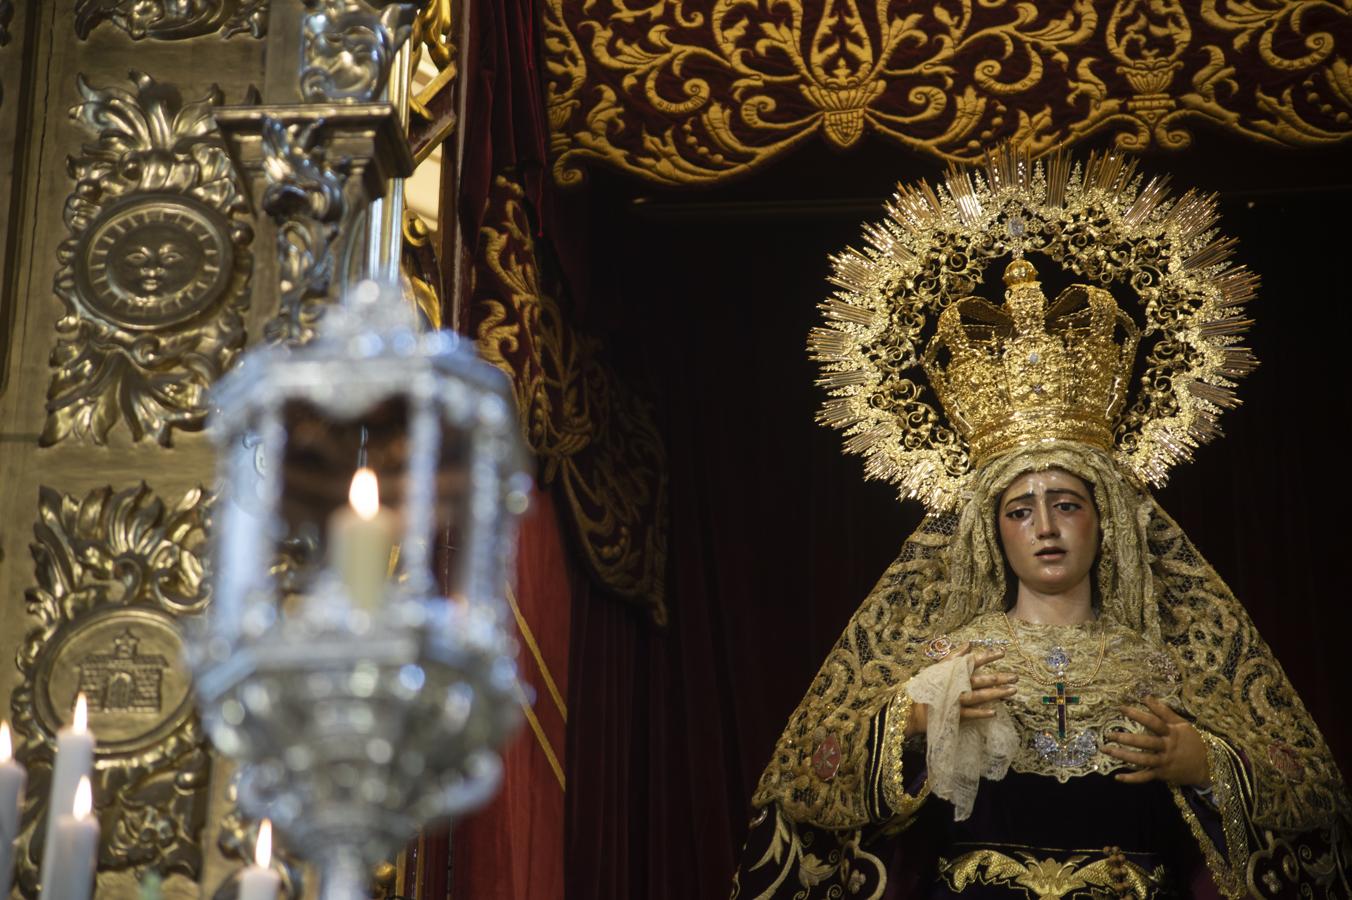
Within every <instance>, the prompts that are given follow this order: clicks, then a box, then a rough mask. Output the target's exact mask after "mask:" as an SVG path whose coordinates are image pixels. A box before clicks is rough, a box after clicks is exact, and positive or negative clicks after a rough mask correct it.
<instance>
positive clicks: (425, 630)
mask: <svg viewBox="0 0 1352 900" xmlns="http://www.w3.org/2000/svg"><path fill="white" fill-rule="evenodd" d="M416 326H417V322H416V319H415V317H414V313H413V312H412V309H411V306H410V304H408V303H407V302H406V301H405V300H404V298H403V297H401V296H400V295H399V293H398V292H397V291H395V290H393V289H391V288H384V287H382V286H380V285H378V284H376V283H375V282H369V281H368V282H363V283H361V284H359V285H357V286H356V287H355V288H354V289H353V291H352V292H351V294H350V295H349V296H348V297H347V299H346V300H345V301H344V303H343V304H342V305H339V306H335V307H334V308H332V309H331V310H330V311H329V312H328V313H327V314H326V315H325V318H324V320H323V321H322V323H321V326H320V330H319V333H318V334H317V335H316V338H315V340H313V341H312V342H311V343H309V344H307V345H305V346H303V347H299V348H284V347H266V348H260V349H256V350H254V351H253V352H251V353H249V354H247V355H246V357H245V359H244V360H243V362H242V363H241V364H240V366H239V367H238V368H237V369H236V370H235V371H234V372H232V373H231V374H230V375H229V376H227V377H226V378H224V379H222V380H221V382H220V383H219V384H218V386H217V388H216V391H215V394H214V400H215V405H216V407H217V409H216V412H215V418H214V422H213V436H214V438H215V440H216V442H217V445H218V450H219V452H220V460H221V462H220V476H221V477H220V481H221V485H222V487H221V496H220V497H219V498H218V500H217V505H216V513H215V541H216V545H215V554H214V557H213V566H214V573H213V574H214V580H213V597H212V605H211V608H210V612H209V613H208V616H207V619H206V621H205V622H203V623H202V627H201V629H200V631H199V632H198V633H197V634H196V635H195V636H194V638H193V640H192V641H191V650H190V654H191V659H192V664H193V668H194V671H195V673H196V684H197V692H198V696H199V699H200V702H201V707H202V715H203V718H204V720H205V721H206V724H207V727H208V729H209V732H210V734H211V737H212V739H213V741H214V742H215V744H216V747H217V748H218V749H219V750H220V751H221V752H223V753H225V754H226V755H228V756H230V757H233V758H234V759H235V760H237V761H238V762H239V763H240V764H241V774H240V781H239V799H240V805H241V807H242V808H243V809H244V811H245V812H246V813H247V814H249V815H251V816H254V817H258V818H262V817H267V818H270V819H271V820H272V821H273V822H274V823H275V824H276V826H277V828H278V830H279V831H280V832H282V833H283V834H284V835H285V836H286V837H287V839H288V843H289V845H290V846H291V847H293V848H294V849H296V850H297V851H299V852H300V853H302V854H303V855H305V856H306V858H307V859H309V860H311V861H313V862H315V863H316V864H317V865H318V866H319V867H320V871H321V889H320V890H321V896H322V897H324V898H326V900H339V898H342V900H347V898H351V897H365V896H366V894H365V885H366V882H367V873H368V872H369V871H370V867H371V866H373V865H375V864H376V863H378V862H379V861H381V860H382V859H384V858H387V857H388V856H389V855H390V854H391V853H393V852H394V851H395V850H396V849H397V848H398V847H399V846H400V845H401V844H402V842H403V841H405V840H407V839H408V837H409V836H410V835H411V833H412V832H413V831H414V830H415V829H416V827H417V826H418V825H419V824H421V823H422V822H425V821H427V820H429V819H434V818H445V817H450V816H455V815H457V814H460V813H463V812H466V811H468V810H470V809H472V808H474V807H475V806H477V805H479V804H481V803H483V802H484V801H486V800H487V799H488V798H489V797H490V796H491V795H492V793H493V791H494V790H495V788H496V787H497V784H498V781H499V779H500V777H501V769H502V765H501V760H500V758H499V756H498V752H497V748H498V747H499V746H500V745H501V743H502V742H503V740H504V739H505V738H506V737H507V735H508V734H509V733H510V732H511V731H512V730H513V729H514V728H515V726H516V725H517V723H518V720H519V718H520V710H519V705H518V701H519V696H520V694H519V691H520V690H521V688H520V687H519V686H518V683H517V675H516V665H515V653H516V646H515V642H514V641H513V639H512V637H511V635H510V633H509V631H508V620H507V607H506V604H505V603H504V601H503V589H504V586H505V584H506V582H507V578H508V577H509V568H510V563H511V561H512V558H513V546H514V541H515V528H516V521H517V518H518V516H519V514H520V513H521V512H523V511H524V509H525V506H526V502H527V497H528V491H529V479H528V477H527V476H526V474H525V459H526V457H525V453H524V450H523V448H522V445H521V442H520V437H519V431H518V426H517V423H516V421H515V416H514V412H513V407H512V403H511V400H510V394H509V392H508V385H507V382H506V379H505V378H504V377H503V376H502V374H501V373H500V372H498V371H497V370H496V369H494V368H492V367H491V366H489V365H487V364H486V363H483V362H482V361H480V360H478V359H477V358H476V357H475V356H474V354H473V353H472V351H471V350H469V349H468V348H467V347H466V346H465V345H464V344H463V343H462V342H461V341H460V339H458V338H457V337H456V336H455V335H451V334H447V333H444V332H430V333H419V331H418V329H417V327H416Z"/></svg>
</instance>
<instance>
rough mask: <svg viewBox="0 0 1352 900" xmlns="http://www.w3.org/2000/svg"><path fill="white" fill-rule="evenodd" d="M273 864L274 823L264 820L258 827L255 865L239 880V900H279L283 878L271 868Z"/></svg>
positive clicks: (245, 871) (246, 870)
mask: <svg viewBox="0 0 1352 900" xmlns="http://www.w3.org/2000/svg"><path fill="white" fill-rule="evenodd" d="M271 863H272V822H270V821H268V820H267V819H264V820H263V821H262V822H261V823H260V824H259V826H258V843H257V844H255V845H254V864H253V865H252V866H249V868H247V869H245V870H244V874H243V875H241V876H240V878H239V900H277V889H278V888H280V887H281V886H282V878H281V876H280V875H278V874H277V873H276V872H274V871H272V869H271V868H269V866H270V865H271Z"/></svg>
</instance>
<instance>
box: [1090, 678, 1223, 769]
mask: <svg viewBox="0 0 1352 900" xmlns="http://www.w3.org/2000/svg"><path fill="white" fill-rule="evenodd" d="M1145 705H1146V706H1147V707H1149V711H1147V710H1144V709H1141V708H1139V707H1131V706H1124V707H1122V712H1123V713H1125V714H1126V715H1127V717H1128V718H1130V719H1134V720H1135V721H1137V722H1140V723H1141V724H1142V725H1144V726H1145V727H1146V728H1147V729H1149V731H1148V732H1147V733H1144V734H1132V733H1131V732H1127V731H1110V732H1108V734H1107V738H1108V740H1109V741H1111V742H1112V743H1109V744H1104V747H1103V752H1104V753H1106V754H1107V755H1109V756H1111V757H1112V758H1113V759H1120V760H1122V761H1123V762H1128V763H1131V764H1132V765H1134V766H1137V767H1138V768H1137V771H1135V772H1126V773H1122V774H1119V775H1117V776H1115V777H1116V778H1117V780H1118V781H1127V782H1131V783H1132V784H1141V783H1144V782H1147V781H1157V780H1158V781H1167V782H1168V783H1169V784H1177V785H1186V786H1189V787H1200V788H1204V787H1207V786H1208V785H1210V784H1211V772H1210V769H1209V767H1208V765H1207V758H1206V744H1204V743H1202V736H1201V735H1199V734H1198V733H1197V729H1196V728H1194V727H1193V726H1192V723H1191V722H1189V721H1188V720H1187V719H1185V718H1183V717H1182V716H1180V715H1179V714H1178V713H1176V712H1174V711H1173V710H1172V709H1170V708H1169V706H1168V705H1166V704H1164V703H1161V702H1160V701H1159V700H1157V699H1156V698H1154V697H1146V698H1145ZM1113 744H1118V745H1120V746H1113Z"/></svg>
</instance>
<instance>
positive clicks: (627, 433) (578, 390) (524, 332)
mask: <svg viewBox="0 0 1352 900" xmlns="http://www.w3.org/2000/svg"><path fill="white" fill-rule="evenodd" d="M485 221H486V222H487V223H488V224H487V225H485V226H484V227H483V229H482V230H481V232H480V237H481V249H480V253H479V254H477V255H478V256H479V258H480V259H481V260H482V262H481V263H480V269H479V272H478V280H477V285H476V288H475V294H474V301H473V306H472V311H471V318H472V321H471V333H472V334H474V336H475V340H476V341H477V344H478V348H479V352H480V353H481V354H482V355H483V357H484V359H486V360H488V361H489V362H490V363H492V364H493V365H495V366H497V367H498V368H500V369H502V370H503V371H504V372H506V373H507V374H508V375H509V376H510V377H511V379H512V384H513V386H514V389H515V392H516V400H517V409H518V410H520V414H521V420H522V428H523V430H524V431H525V435H526V440H527V441H528V442H529V444H530V446H531V448H532V450H534V452H535V453H536V454H537V455H538V456H539V457H540V460H541V466H542V474H541V483H542V484H545V485H557V486H558V488H559V489H560V490H561V492H562V494H563V496H564V497H566V498H567V501H568V507H569V510H570V512H571V513H572V520H573V523H574V525H575V527H576V529H577V534H578V538H579V541H580V542H581V544H582V546H583V548H584V549H585V551H586V556H587V561H588V564H589V565H590V567H591V569H592V572H593V574H594V575H595V576H596V577H597V578H598V579H599V580H600V581H601V583H602V584H603V585H605V586H606V587H607V588H608V589H610V590H612V591H614V592H615V593H616V594H618V595H620V596H622V597H626V598H631V599H634V600H638V601H640V602H645V603H647V604H649V606H650V609H651V612H652V615H653V617H654V619H655V620H656V621H658V622H659V623H663V622H665V620H666V606H665V599H664V591H663V588H664V582H663V578H664V574H665V567H666V541H667V522H666V483H667V482H666V478H667V476H666V448H665V445H664V444H663V441H662V437H661V435H660V434H659V433H658V431H657V428H656V424H655V423H654V422H653V419H652V413H651V411H650V410H649V409H648V408H647V407H646V406H645V405H643V404H642V403H641V402H640V401H639V400H638V398H636V397H635V396H634V395H633V394H631V393H630V392H629V391H627V390H626V389H625V388H624V387H623V385H621V384H620V382H619V380H618V379H617V378H616V377H615V375H614V374H613V373H612V372H611V371H610V370H609V369H608V368H606V367H605V365H603V364H602V362H601V361H600V360H599V359H598V354H599V351H600V346H599V343H598V342H597V341H595V340H594V339H590V338H587V337H584V336H582V335H579V334H578V333H577V332H576V331H574V330H573V329H572V327H571V326H570V325H569V323H568V322H567V320H566V319H565V317H564V313H563V310H562V309H561V308H560V306H559V304H558V301H556V300H555V299H554V298H553V297H552V296H550V295H549V294H548V293H546V292H545V290H544V288H543V286H542V281H541V275H540V268H539V263H538V260H537V255H536V254H537V250H536V245H535V241H534V239H533V238H532V234H533V232H532V229H531V224H530V220H529V217H528V215H527V211H526V206H525V193H524V191H523V190H522V189H521V186H520V185H518V184H517V183H515V182H513V181H510V180H508V179H506V178H503V177H501V176H499V177H498V178H496V179H495V180H494V184H493V193H492V194H491V196H490V198H489V211H488V214H487V216H486V217H485Z"/></svg>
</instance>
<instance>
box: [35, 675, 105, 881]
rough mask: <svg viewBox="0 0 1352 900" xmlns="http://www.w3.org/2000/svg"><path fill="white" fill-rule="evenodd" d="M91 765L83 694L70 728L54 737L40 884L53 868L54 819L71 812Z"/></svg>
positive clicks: (90, 740) (91, 749) (90, 738)
mask: <svg viewBox="0 0 1352 900" xmlns="http://www.w3.org/2000/svg"><path fill="white" fill-rule="evenodd" d="M93 764H94V735H93V734H91V733H90V731H89V704H88V702H87V701H86V700H85V695H84V694H78V695H77V696H76V697H75V713H74V715H72V716H71V723H70V727H69V728H62V729H61V730H60V731H59V732H57V735H56V762H55V763H54V764H53V766H52V791H51V793H50V794H49V795H48V796H47V831H46V835H47V839H46V842H45V843H44V844H43V845H42V847H43V850H42V871H41V881H42V883H43V884H46V883H47V877H48V875H49V874H50V872H51V867H52V845H53V843H54V842H55V840H56V822H57V819H58V818H59V817H60V816H61V815H63V814H64V813H66V811H67V810H70V809H72V808H73V804H74V803H75V789H76V788H77V787H79V785H80V779H81V778H88V777H89V776H90V774H91V772H92V766H93Z"/></svg>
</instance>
